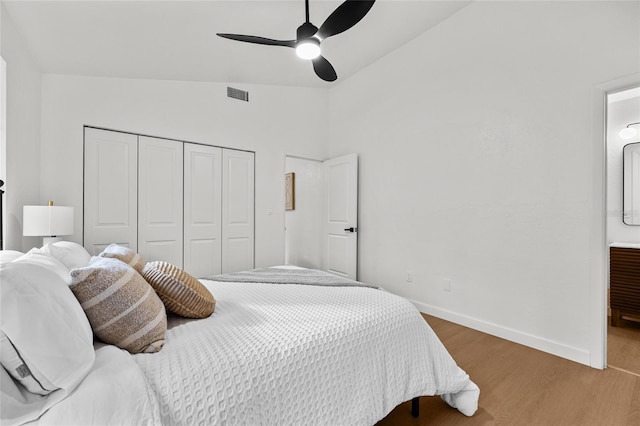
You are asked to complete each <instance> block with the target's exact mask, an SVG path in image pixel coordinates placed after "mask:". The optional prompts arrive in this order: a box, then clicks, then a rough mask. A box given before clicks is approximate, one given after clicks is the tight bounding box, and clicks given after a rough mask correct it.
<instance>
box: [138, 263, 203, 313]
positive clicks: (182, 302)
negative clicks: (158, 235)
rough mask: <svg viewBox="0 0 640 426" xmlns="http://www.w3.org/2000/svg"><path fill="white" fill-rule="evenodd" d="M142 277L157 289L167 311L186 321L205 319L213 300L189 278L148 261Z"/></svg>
mask: <svg viewBox="0 0 640 426" xmlns="http://www.w3.org/2000/svg"><path fill="white" fill-rule="evenodd" d="M142 276H143V277H144V279H145V280H147V282H148V283H149V284H151V286H152V287H153V288H154V289H155V290H156V292H157V293H158V295H159V296H160V299H162V301H163V302H164V304H165V306H166V307H167V309H168V310H169V311H171V312H173V313H175V314H178V315H181V316H183V317H187V318H206V317H208V316H209V315H211V314H212V313H213V311H214V309H215V308H216V299H215V298H214V297H213V295H212V294H211V293H210V292H209V290H207V288H206V287H205V286H204V285H202V283H201V282H200V281H198V280H196V279H195V278H193V277H192V276H191V275H189V274H188V273H186V272H185V271H183V270H182V269H180V268H178V267H177V266H174V265H172V264H170V263H167V262H160V261H158V262H148V263H147V264H146V265H145V267H144V269H143V270H142Z"/></svg>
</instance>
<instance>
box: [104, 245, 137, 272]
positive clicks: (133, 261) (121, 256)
mask: <svg viewBox="0 0 640 426" xmlns="http://www.w3.org/2000/svg"><path fill="white" fill-rule="evenodd" d="M99 256H100V257H109V258H113V259H118V260H121V261H123V262H124V263H126V264H127V265H129V266H132V267H133V269H135V270H136V271H138V272H140V273H142V268H144V265H145V263H146V262H145V261H144V259H143V258H142V257H140V255H139V254H138V253H136V252H135V251H133V250H131V249H130V248H129V247H124V246H120V245H118V244H109V245H108V246H107V247H106V248H105V249H104V250H103V251H102V253H100V254H99Z"/></svg>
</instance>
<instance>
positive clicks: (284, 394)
mask: <svg viewBox="0 0 640 426" xmlns="http://www.w3.org/2000/svg"><path fill="white" fill-rule="evenodd" d="M203 283H204V284H205V285H206V286H207V287H208V288H209V290H210V291H211V293H212V294H213V295H214V297H215V298H216V300H217V305H216V311H215V313H214V314H213V315H212V316H211V317H209V318H206V319H204V320H187V319H181V318H178V317H171V318H170V320H169V331H168V332H167V335H166V344H165V346H164V348H163V349H162V350H161V351H160V352H159V353H154V354H138V355H135V356H133V359H134V360H135V361H136V362H137V363H138V365H139V366H140V368H141V369H142V372H143V373H144V376H145V377H146V380H147V383H148V385H149V387H150V388H151V389H152V393H154V394H155V396H156V398H157V400H158V405H159V407H160V415H161V418H162V423H163V424H165V425H187V424H206V425H332V426H335V425H373V424H375V423H376V422H377V421H378V420H380V419H382V418H383V417H384V416H386V415H387V414H388V413H389V412H390V411H391V410H392V409H393V408H394V407H395V406H396V405H398V404H399V403H401V402H404V401H407V400H410V399H412V398H413V397H416V396H422V395H444V396H443V398H444V399H445V400H447V402H449V404H451V405H453V406H455V407H457V408H458V409H459V410H460V411H461V412H463V413H464V414H466V415H471V414H473V413H474V412H475V411H476V409H477V402H478V396H479V390H478V388H477V386H476V385H475V384H473V382H471V381H470V379H469V377H468V375H467V374H466V373H465V372H464V371H463V370H461V369H460V368H459V367H458V366H457V365H456V364H455V362H454V361H453V359H452V358H451V356H450V355H449V353H448V352H447V351H446V350H445V348H444V347H443V346H442V343H441V342H440V340H439V339H438V338H437V337H436V335H435V334H434V333H433V331H432V330H431V328H430V327H429V326H428V325H427V323H426V322H425V321H424V319H423V318H422V316H421V315H420V313H419V312H418V311H417V310H416V308H415V307H414V306H413V305H412V304H411V303H409V302H408V301H407V300H405V299H403V298H401V297H398V296H395V295H393V294H390V293H387V292H385V291H382V290H376V289H371V288H362V287H341V288H329V287H319V286H305V285H274V284H257V283H229V282H224V283H222V282H213V281H207V280H203Z"/></svg>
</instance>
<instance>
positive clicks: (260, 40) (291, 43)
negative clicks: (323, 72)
mask: <svg viewBox="0 0 640 426" xmlns="http://www.w3.org/2000/svg"><path fill="white" fill-rule="evenodd" d="M217 35H218V36H220V37H223V38H228V39H230V40H236V41H244V42H245V43H255V44H266V45H268V46H284V47H295V46H296V41H295V40H273V39H271V38H265V37H258V36H250V35H242V34H224V33H217Z"/></svg>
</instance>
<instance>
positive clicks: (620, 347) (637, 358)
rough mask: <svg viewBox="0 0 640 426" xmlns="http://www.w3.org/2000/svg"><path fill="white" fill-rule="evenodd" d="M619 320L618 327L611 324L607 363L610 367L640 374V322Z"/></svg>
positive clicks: (608, 336)
mask: <svg viewBox="0 0 640 426" xmlns="http://www.w3.org/2000/svg"><path fill="white" fill-rule="evenodd" d="M619 322H620V323H619V325H618V327H611V325H609V330H608V335H607V338H608V341H607V363H608V364H609V366H610V367H615V368H620V369H622V370H626V371H630V372H632V373H635V374H638V375H640V322H635V321H627V320H619ZM609 324H611V322H609Z"/></svg>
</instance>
